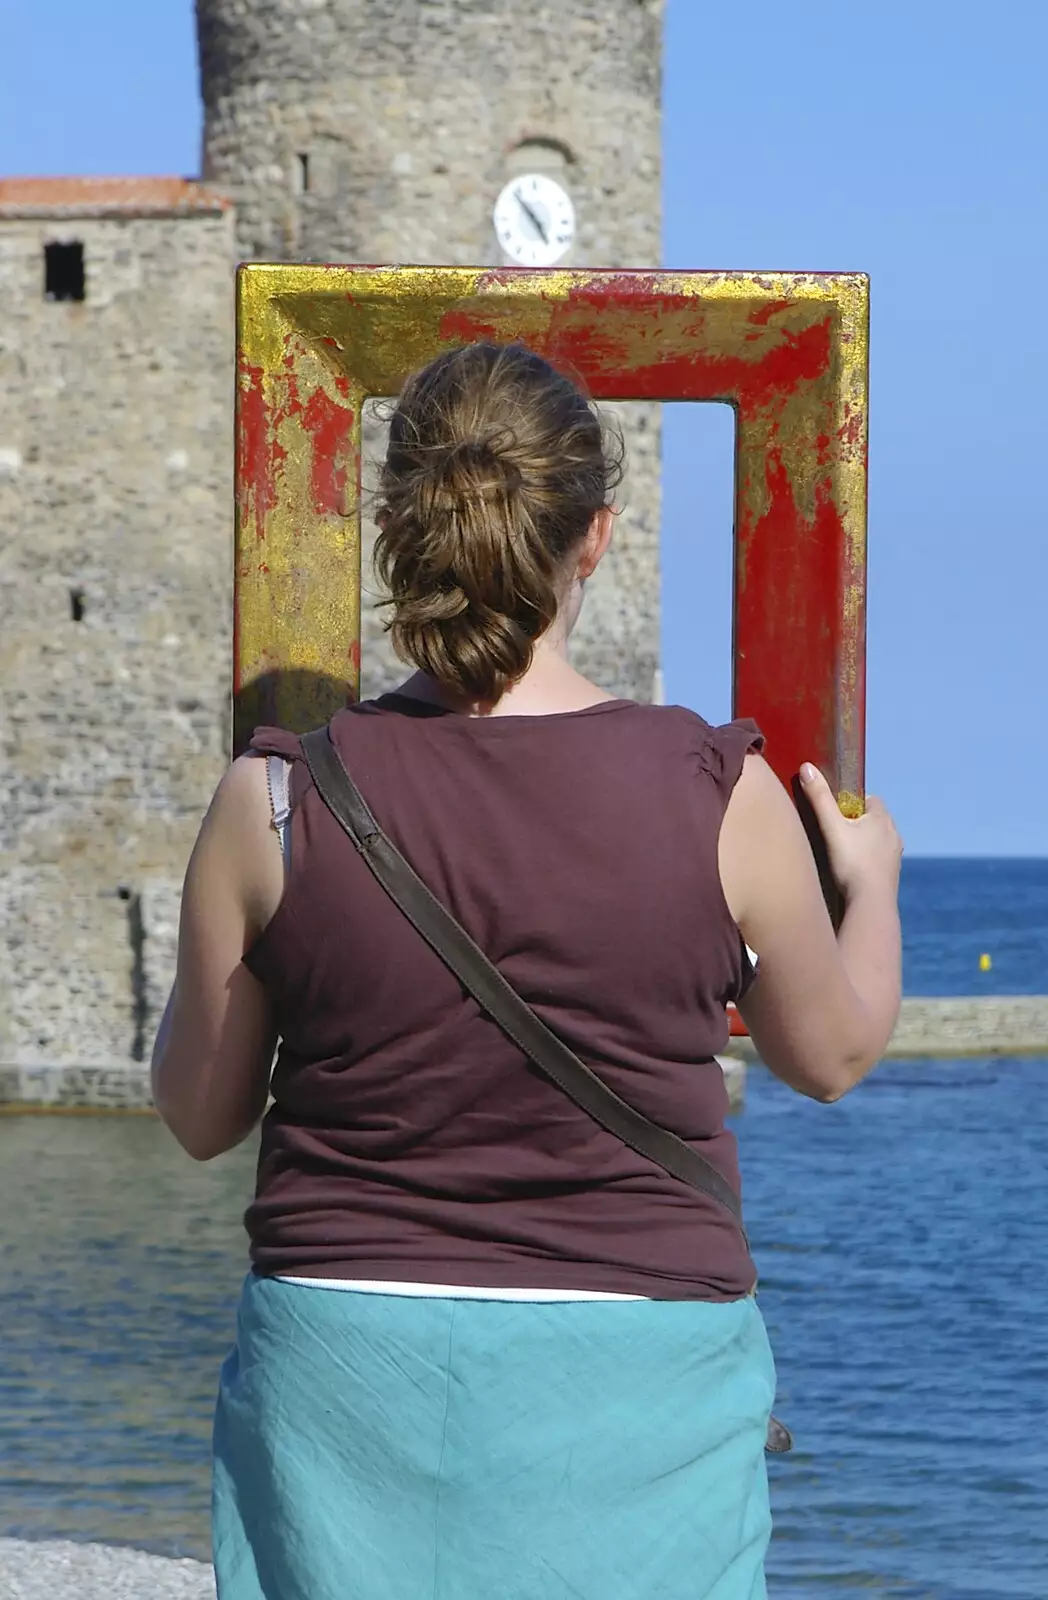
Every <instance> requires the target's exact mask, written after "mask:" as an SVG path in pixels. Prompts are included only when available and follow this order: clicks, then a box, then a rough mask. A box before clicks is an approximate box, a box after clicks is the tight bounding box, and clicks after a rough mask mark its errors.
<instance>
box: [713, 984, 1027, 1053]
mask: <svg viewBox="0 0 1048 1600" xmlns="http://www.w3.org/2000/svg"><path fill="white" fill-rule="evenodd" d="M728 1048H729V1050H730V1051H731V1054H732V1055H734V1056H737V1057H738V1058H740V1059H741V1060H744V1061H754V1060H756V1059H757V1053H756V1051H755V1050H754V1048H753V1045H752V1044H751V1043H750V1041H749V1039H745V1038H738V1039H732V1041H731V1043H730V1045H729V1046H728ZM884 1055H885V1059H886V1060H891V1059H895V1060H903V1059H907V1058H911V1057H913V1056H937V1057H939V1058H940V1059H941V1060H944V1061H949V1060H952V1059H955V1058H957V1057H959V1056H1048V995H1043V994H1020V995H996V996H993V997H992V998H991V997H986V996H982V995H980V996H978V997H970V996H963V995H958V996H950V997H948V998H944V999H937V998H931V997H928V998H925V997H924V996H916V997H914V998H912V999H908V1000H904V1001H903V1003H902V1011H901V1013H900V1016H899V1022H898V1025H897V1027H896V1029H895V1032H894V1034H893V1035H892V1039H891V1043H890V1044H889V1046H888V1048H887V1050H886V1051H885V1052H884Z"/></svg>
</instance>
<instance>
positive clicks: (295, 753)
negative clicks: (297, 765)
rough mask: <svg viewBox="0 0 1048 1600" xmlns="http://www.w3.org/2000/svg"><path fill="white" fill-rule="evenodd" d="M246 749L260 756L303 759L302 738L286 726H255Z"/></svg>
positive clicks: (289, 759) (292, 759)
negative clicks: (289, 730) (290, 731)
mask: <svg viewBox="0 0 1048 1600" xmlns="http://www.w3.org/2000/svg"><path fill="white" fill-rule="evenodd" d="M248 749H249V750H252V751H254V753H255V754H256V755H260V756H283V757H284V760H285V761H303V760H304V759H305V757H304V756H303V754H302V740H301V739H300V738H299V736H298V734H297V733H289V732H288V731H287V729H286V728H256V729H255V731H254V733H253V734H252V735H251V738H250V741H249V743H248Z"/></svg>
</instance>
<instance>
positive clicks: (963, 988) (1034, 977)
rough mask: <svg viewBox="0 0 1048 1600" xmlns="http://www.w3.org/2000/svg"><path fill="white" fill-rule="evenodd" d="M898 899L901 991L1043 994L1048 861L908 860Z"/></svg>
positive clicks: (1047, 986) (1047, 989) (1047, 962)
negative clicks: (986, 961)
mask: <svg viewBox="0 0 1048 1600" xmlns="http://www.w3.org/2000/svg"><path fill="white" fill-rule="evenodd" d="M900 904H901V906H902V918H903V982H904V987H905V989H906V993H907V994H938V995H950V994H1048V859H1040V860H1036V861H1023V860H1019V859H1014V860H994V861H947V860H943V861H936V860H922V861H909V860H906V861H904V862H903V874H902V889H901V893H900ZM981 955H988V956H989V957H990V962H991V965H990V969H989V971H987V972H982V971H980V969H979V957H980V956H981ZM1045 1595H1046V1597H1048V1588H1046V1589H1045Z"/></svg>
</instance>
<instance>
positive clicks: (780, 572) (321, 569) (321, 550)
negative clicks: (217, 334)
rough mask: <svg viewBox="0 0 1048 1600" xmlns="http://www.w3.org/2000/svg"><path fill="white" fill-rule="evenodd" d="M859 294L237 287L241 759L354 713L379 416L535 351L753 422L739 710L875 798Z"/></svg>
mask: <svg viewBox="0 0 1048 1600" xmlns="http://www.w3.org/2000/svg"><path fill="white" fill-rule="evenodd" d="M868 328H869V284H868V280H867V278H866V276H865V275H864V274H862V273H802V272H775V273H772V272H769V273H748V272H640V271H631V272H620V271H585V270H567V271H564V270H557V269H552V270H548V271H522V270H519V269H503V270H498V271H495V270H481V269H474V268H463V267H454V268H452V267H449V268H441V267H340V266H327V267H325V266H295V265H286V266H268V265H248V266H243V267H241V268H240V271H239V273H238V287H237V358H238V373H237V446H236V554H235V601H234V747H235V748H236V749H239V748H242V747H243V744H244V742H245V741H246V739H247V737H248V736H249V735H250V732H251V729H252V728H253V727H255V726H256V725H257V724H259V723H272V724H276V725H279V726H283V727H287V728H291V729H294V730H296V731H304V730H305V729H307V728H310V727H316V726H318V725H319V724H321V723H323V722H324V721H326V720H327V719H328V718H329V717H330V716H331V715H332V714H333V712H334V711H335V710H336V709H337V708H338V707H339V706H340V705H344V704H345V703H346V702H347V700H352V699H354V698H355V696H356V694H357V688H358V681H359V668H360V643H359V640H360V550H361V540H360V513H361V490H360V474H361V414H362V411H363V407H364V403H365V401H366V400H367V399H368V398H369V397H371V396H383V395H391V394H396V393H397V391H398V390H399V388H400V387H401V385H402V383H403V381H404V379H405V378H406V377H407V376H408V374H409V373H411V372H413V371H414V370H416V369H417V368H418V367H421V366H423V365H425V363H426V362H428V361H430V360H432V359H433V357H435V356H436V355H438V354H439V353H440V352H441V351H443V350H446V349H448V348H450V347H453V346H457V345H462V344H466V343H469V342H470V341H472V340H475V339H491V340H495V341H496V342H499V343H507V342H510V341H512V340H516V339H520V340H523V341H524V343H526V344H527V345H529V346H530V347H531V348H532V349H534V350H536V351H538V352H539V353H540V354H542V355H544V356H546V357H547V358H548V359H549V360H550V361H552V362H553V363H554V365H557V366H560V367H562V368H563V369H564V370H566V371H568V372H570V373H571V375H572V376H574V377H576V378H577V379H578V380H579V381H581V383H582V384H583V385H584V386H585V387H586V389H587V390H588V392H589V393H590V394H591V395H592V397H593V398H594V399H595V400H597V401H628V400H661V401H675V400H676V401H720V402H725V403H727V404H729V405H731V406H732V407H733V408H734V410H735V414H736V419H737V429H736V452H735V460H736V470H735V547H734V600H733V605H734V617H733V644H732V652H733V674H732V681H733V701H734V714H735V715H736V716H749V717H753V718H755V720H756V721H757V722H758V723H759V724H760V726H761V728H762V730H763V732H764V734H765V736H766V739H767V752H766V753H767V756H768V759H769V761H770V762H771V764H772V766H773V767H774V768H775V770H776V772H777V773H778V774H779V776H780V777H781V778H782V779H783V781H784V782H786V783H790V782H791V780H792V779H793V778H794V775H795V774H796V772H797V769H798V767H799V765H800V763H801V762H802V761H803V760H806V759H807V760H814V761H816V762H818V763H819V765H820V766H821V767H822V768H823V770H824V771H825V772H826V774H827V776H828V777H829V778H830V780H831V782H832V783H833V784H835V786H836V788H837V791H838V794H839V797H840V800H841V804H842V806H843V808H844V809H845V810H846V811H848V812H850V813H852V814H855V813H856V812H858V811H859V810H861V807H862V796H863V788H864V769H863V760H864V699H865V695H864V669H865V616H866V607H865V594H866V468H867V461H866V448H867V396H868Z"/></svg>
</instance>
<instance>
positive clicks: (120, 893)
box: [116, 883, 131, 900]
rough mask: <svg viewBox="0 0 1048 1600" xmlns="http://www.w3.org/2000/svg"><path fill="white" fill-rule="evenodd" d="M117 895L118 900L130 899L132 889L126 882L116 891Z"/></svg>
mask: <svg viewBox="0 0 1048 1600" xmlns="http://www.w3.org/2000/svg"><path fill="white" fill-rule="evenodd" d="M116 897H117V899H118V900H130V898H131V890H130V889H129V888H128V887H127V884H126V883H122V884H121V885H120V887H119V889H118V890H117V892H116Z"/></svg>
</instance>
